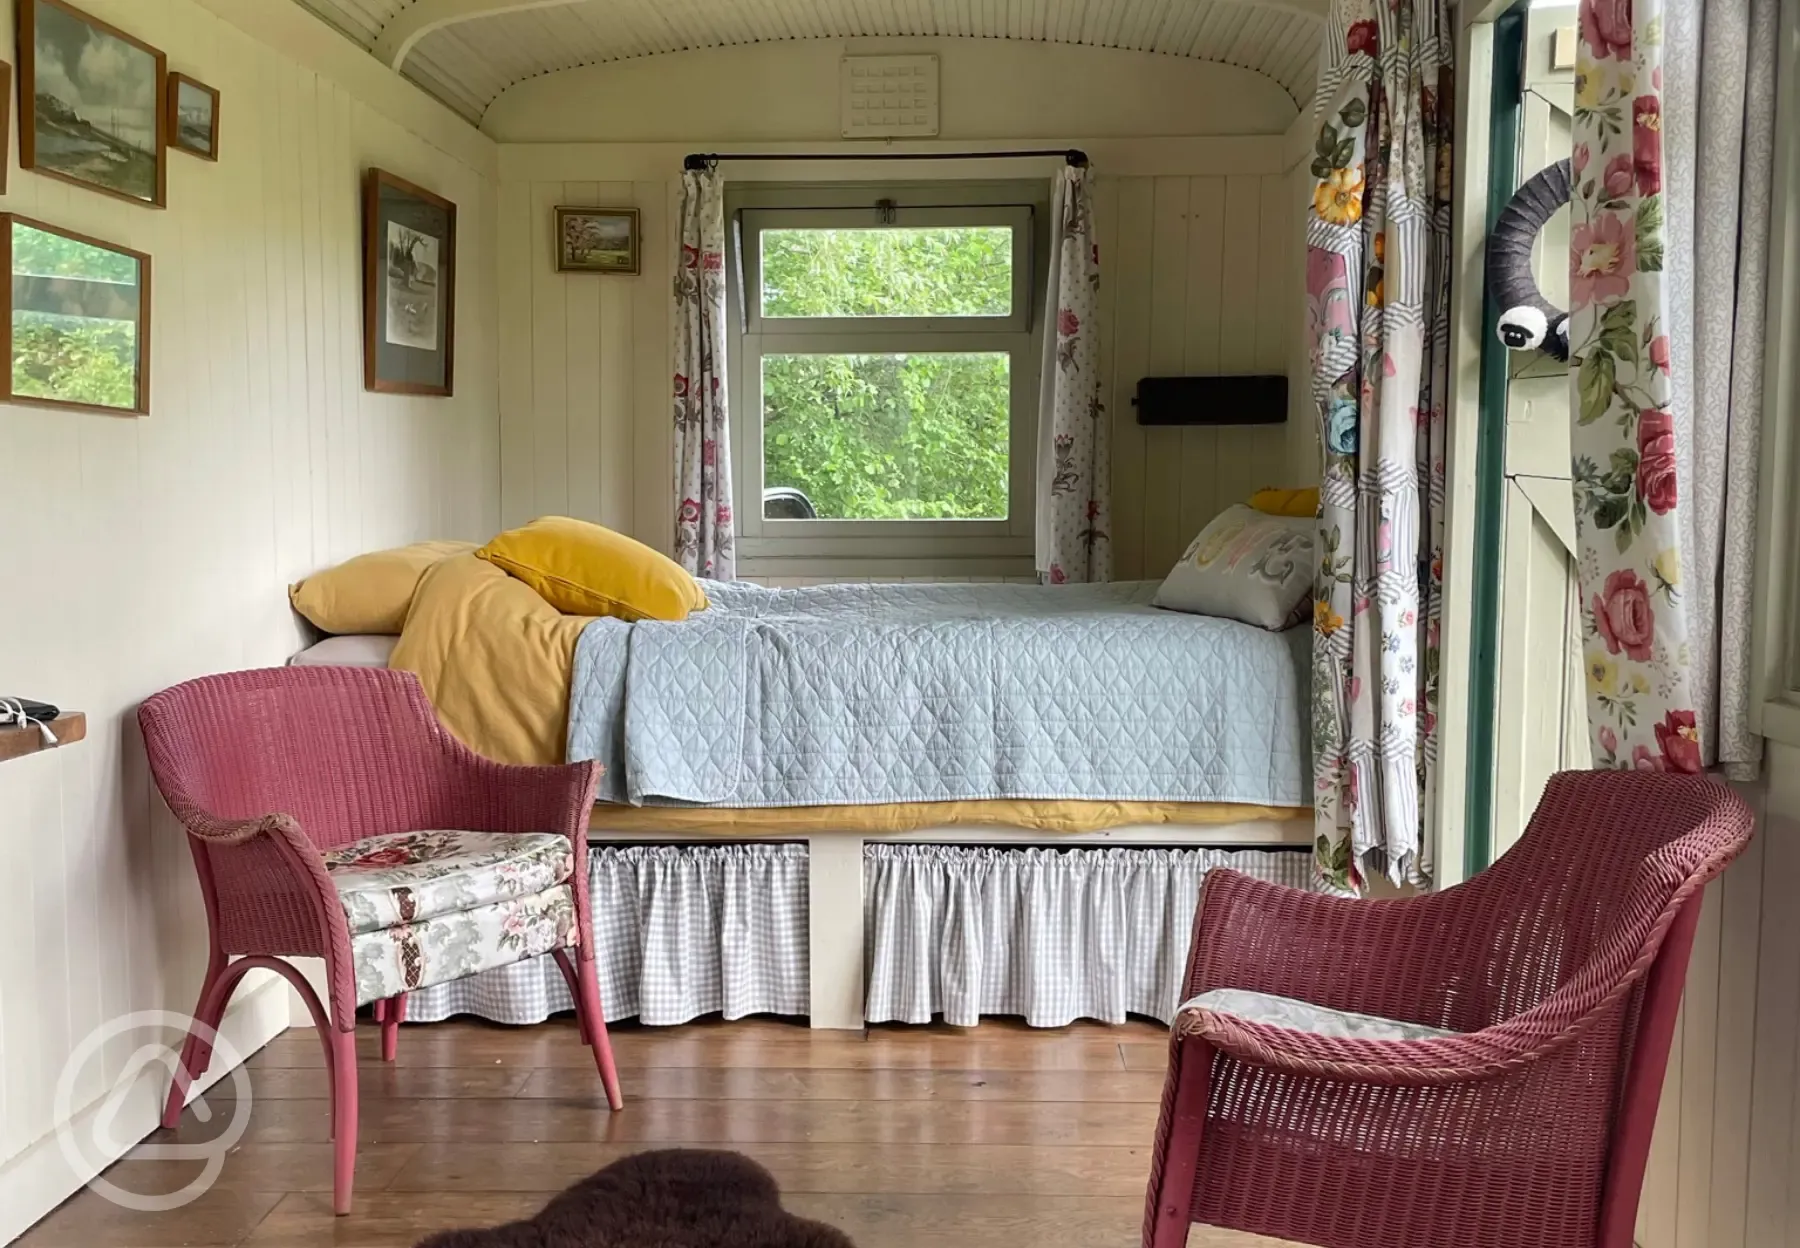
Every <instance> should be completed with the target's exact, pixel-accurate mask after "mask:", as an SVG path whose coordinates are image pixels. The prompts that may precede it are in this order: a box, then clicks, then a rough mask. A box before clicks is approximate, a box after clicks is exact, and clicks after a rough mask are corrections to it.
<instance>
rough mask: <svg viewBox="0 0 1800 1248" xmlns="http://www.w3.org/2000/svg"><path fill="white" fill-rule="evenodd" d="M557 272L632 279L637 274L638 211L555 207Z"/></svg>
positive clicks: (633, 209)
mask: <svg viewBox="0 0 1800 1248" xmlns="http://www.w3.org/2000/svg"><path fill="white" fill-rule="evenodd" d="M556 271H557V272H558V273H623V274H625V275H627V276H635V275H636V274H637V271H638V210H637V209H636V208H558V209H557V210H556Z"/></svg>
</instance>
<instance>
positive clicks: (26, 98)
mask: <svg viewBox="0 0 1800 1248" xmlns="http://www.w3.org/2000/svg"><path fill="white" fill-rule="evenodd" d="M18 16H19V44H18V46H19V167H20V168H22V169H33V170H36V171H37V172H38V173H42V174H47V175H48V176H50V177H53V178H61V179H62V180H63V181H65V182H73V183H76V184H77V185H79V186H85V187H87V188H88V189H90V190H95V191H100V192H103V193H104V194H107V195H116V196H117V197H118V198H120V199H126V200H130V201H131V202H132V203H136V204H150V205H153V206H155V207H157V208H161V207H162V206H163V205H164V203H166V202H167V198H168V191H167V188H168V171H169V169H168V161H167V158H166V157H165V156H164V154H163V145H164V141H165V139H164V132H163V122H164V117H165V114H164V108H163V90H164V87H163V82H164V79H165V76H166V75H165V71H166V69H167V61H166V59H165V58H164V56H163V54H162V53H161V52H159V51H157V50H156V49H155V48H153V47H151V46H150V45H149V44H147V43H145V42H144V41H143V40H141V39H136V38H133V37H132V36H131V35H128V34H126V33H125V32H124V31H122V30H120V29H119V28H118V27H116V26H110V25H108V24H107V23H105V22H103V21H101V20H100V19H99V18H97V17H91V16H89V15H88V14H86V13H83V12H82V11H81V10H80V9H78V8H76V7H75V6H74V5H72V4H69V3H67V0H18Z"/></svg>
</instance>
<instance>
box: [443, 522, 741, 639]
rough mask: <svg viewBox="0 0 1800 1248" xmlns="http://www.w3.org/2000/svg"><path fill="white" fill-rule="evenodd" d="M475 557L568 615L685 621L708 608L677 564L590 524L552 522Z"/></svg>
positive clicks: (515, 533) (503, 538) (501, 540)
mask: <svg viewBox="0 0 1800 1248" xmlns="http://www.w3.org/2000/svg"><path fill="white" fill-rule="evenodd" d="M475 554H476V556H477V557H478V558H482V559H486V560H487V561H488V562H489V563H491V564H493V565H494V566H495V567H498V568H503V569H505V570H506V571H507V572H510V573H511V574H512V575H514V576H516V577H518V578H519V579H520V580H521V581H524V582H525V583H526V584H527V585H529V586H531V588H533V589H535V590H537V592H538V594H539V595H540V596H541V597H542V598H543V599H544V601H545V602H547V603H549V604H550V605H551V606H553V607H555V608H556V609H557V610H558V611H561V612H563V613H564V614H565V615H612V616H617V617H618V618H619V619H621V620H685V619H687V617H688V612H690V611H698V610H700V609H701V608H702V607H704V606H706V594H705V592H704V591H702V590H701V588H700V583H699V582H698V581H696V580H695V579H694V578H693V577H692V576H689V575H688V573H687V571H686V570H685V569H684V568H683V567H682V566H681V565H680V564H678V563H676V562H675V561H674V560H673V559H670V558H669V557H668V556H667V555H661V554H658V553H657V552H656V551H654V550H651V549H650V548H649V547H648V546H646V545H644V544H643V543H642V542H639V541H634V540H632V539H631V538H629V537H626V536H625V535H624V534H623V533H615V532H613V531H612V530H611V529H607V528H602V527H601V526H600V525H597V524H589V523H588V522H587V521H585V520H571V519H569V518H568V517H567V516H545V517H543V518H542V519H538V520H533V521H532V522H531V523H530V524H528V525H525V526H524V527H523V528H518V529H512V530H509V531H508V532H505V533H502V534H501V535H500V536H499V537H496V538H495V539H494V540H493V541H491V542H489V543H488V544H487V545H486V546H483V547H482V548H481V549H480V550H478V551H476V552H475Z"/></svg>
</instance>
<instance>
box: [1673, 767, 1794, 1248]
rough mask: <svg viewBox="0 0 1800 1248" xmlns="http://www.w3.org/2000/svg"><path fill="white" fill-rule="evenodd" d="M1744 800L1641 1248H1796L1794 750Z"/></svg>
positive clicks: (1685, 1030) (1680, 1058) (1707, 933)
mask: <svg viewBox="0 0 1800 1248" xmlns="http://www.w3.org/2000/svg"><path fill="white" fill-rule="evenodd" d="M1766 772H1767V780H1766V781H1765V782H1764V783H1763V784H1761V785H1757V786H1754V787H1746V788H1745V789H1743V790H1741V791H1742V792H1743V793H1744V795H1745V797H1746V798H1747V799H1749V800H1750V801H1751V802H1752V803H1753V804H1754V805H1755V806H1756V808H1757V810H1758V812H1759V816H1760V817H1759V819H1758V827H1757V835H1756V840H1755V841H1754V842H1752V844H1751V846H1750V849H1749V850H1748V851H1747V852H1746V853H1745V855H1744V857H1743V858H1742V859H1740V860H1739V861H1738V862H1737V863H1736V864H1734V865H1733V866H1732V867H1731V869H1730V870H1728V871H1727V872H1726V873H1725V875H1724V877H1723V879H1721V880H1720V881H1719V882H1718V883H1715V884H1714V885H1713V886H1712V888H1711V889H1710V890H1709V892H1708V894H1707V898H1706V904H1705V907H1704V909H1703V910H1702V911H1701V918H1700V927H1699V930H1698V933H1697V935H1696V937H1695V941H1694V957H1693V961H1692V962H1691V963H1690V964H1689V966H1688V980H1687V992H1686V995H1685V996H1684V997H1683V998H1682V1008H1681V1019H1680V1022H1679V1023H1678V1024H1677V1026H1676V1031H1675V1043H1674V1047H1673V1050H1672V1051H1671V1053H1670V1055H1669V1074H1668V1078H1667V1080H1666V1081H1665V1083H1664V1085H1663V1096H1662V1104H1661V1108H1660V1109H1659V1111H1658V1113H1657V1120H1656V1135H1655V1137H1654V1141H1653V1143H1652V1145H1651V1150H1650V1164H1649V1168H1648V1171H1647V1173H1646V1174H1645V1176H1644V1191H1643V1199H1642V1202H1641V1203H1640V1205H1639V1207H1638V1226H1637V1242H1638V1244H1639V1245H1640V1248H1780V1246H1782V1245H1790V1244H1795V1243H1800V1137H1796V1134H1795V1131H1794V1125H1795V1123H1797V1122H1800V906H1796V905H1795V904H1794V898H1793V882H1794V880H1795V879H1796V878H1800V749H1796V748H1794V747H1792V746H1786V745H1781V744H1779V743H1777V742H1773V741H1772V742H1770V743H1769V753H1768V759H1767V763H1766Z"/></svg>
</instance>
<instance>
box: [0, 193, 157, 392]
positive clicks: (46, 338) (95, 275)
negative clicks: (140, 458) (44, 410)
mask: <svg viewBox="0 0 1800 1248" xmlns="http://www.w3.org/2000/svg"><path fill="white" fill-rule="evenodd" d="M0 253H4V255H5V257H6V268H7V271H8V272H9V273H10V274H11V278H10V280H9V281H8V282H6V283H5V285H4V290H5V294H4V296H0V297H3V298H4V299H5V302H6V307H5V315H4V316H0V345H3V347H4V354H5V357H6V362H7V367H6V371H5V372H4V373H3V374H0V400H3V401H6V402H10V403H31V404H36V405H38V406H43V407H67V408H74V409H76V410H79V411H84V412H107V413H111V414H113V415H117V416H147V415H149V414H150V257H149V256H147V255H145V254H144V253H143V252H141V251H133V250H131V249H130V248H129V247H120V246H118V245H117V244H115V243H108V242H105V241H103V240H101V239H98V238H90V237H89V236H88V235H86V234H77V233H75V231H73V230H65V229H63V228H61V227H60V226H55V225H48V224H46V223H44V222H42V221H34V220H32V219H31V218H30V217H21V216H18V215H16V214H13V213H0Z"/></svg>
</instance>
